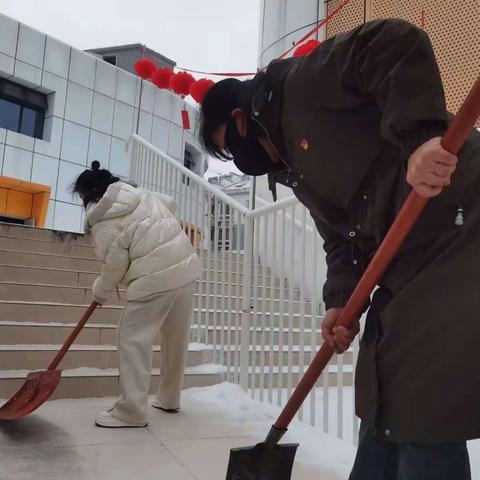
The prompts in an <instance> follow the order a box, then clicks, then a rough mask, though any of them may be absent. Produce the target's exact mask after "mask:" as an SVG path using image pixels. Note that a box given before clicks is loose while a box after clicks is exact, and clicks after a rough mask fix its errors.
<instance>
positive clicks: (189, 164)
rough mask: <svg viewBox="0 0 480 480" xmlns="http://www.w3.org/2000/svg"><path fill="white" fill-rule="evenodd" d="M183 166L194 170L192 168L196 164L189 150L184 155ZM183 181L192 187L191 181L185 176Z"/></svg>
mask: <svg viewBox="0 0 480 480" xmlns="http://www.w3.org/2000/svg"><path fill="white" fill-rule="evenodd" d="M183 166H184V167H185V168H188V169H189V170H192V167H193V166H195V164H194V163H193V159H192V154H191V153H190V152H189V151H188V150H185V152H184V155H183ZM182 181H183V183H186V184H187V185H190V179H189V178H188V177H186V176H185V175H183V180H182Z"/></svg>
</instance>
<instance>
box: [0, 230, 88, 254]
mask: <svg viewBox="0 0 480 480" xmlns="http://www.w3.org/2000/svg"><path fill="white" fill-rule="evenodd" d="M0 249H1V250H13V251H20V252H32V253H48V254H53V255H62V256H66V257H84V258H92V259H95V260H96V259H97V257H96V255H95V251H94V249H93V247H91V246H88V245H81V244H77V243H71V242H55V241H51V240H39V239H33V238H22V237H11V236H3V235H1V234H0Z"/></svg>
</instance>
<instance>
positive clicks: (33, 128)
mask: <svg viewBox="0 0 480 480" xmlns="http://www.w3.org/2000/svg"><path fill="white" fill-rule="evenodd" d="M46 109H47V96H46V95H45V94H43V93H40V92H37V91H35V90H31V89H30V88H26V87H24V86H22V85H18V84H16V83H13V82H10V81H8V80H1V79H0V127H1V128H6V129H7V130H11V131H13V132H17V133H23V134H24V135H28V136H30V137H35V138H42V137H43V123H44V119H45V110H46Z"/></svg>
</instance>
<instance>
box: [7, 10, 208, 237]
mask: <svg viewBox="0 0 480 480" xmlns="http://www.w3.org/2000/svg"><path fill="white" fill-rule="evenodd" d="M140 87H141V80H140V79H139V78H138V77H136V76H134V75H132V74H131V73H129V72H127V71H125V70H124V69H121V68H118V67H115V66H113V65H111V64H110V63H108V62H106V61H104V60H103V58H102V59H101V58H97V57H95V56H93V55H90V54H88V53H86V52H83V51H81V50H78V49H76V48H74V47H71V46H69V45H67V44H65V43H63V42H61V41H59V40H56V39H54V38H52V37H50V36H48V35H47V34H45V33H43V32H40V31H37V30H35V29H33V28H31V27H29V26H27V25H24V24H22V23H20V22H18V21H16V20H15V19H12V18H10V17H7V16H4V15H1V14H0V217H3V216H7V217H12V216H13V217H15V218H20V219H22V218H31V217H35V216H36V213H35V212H36V211H37V210H38V208H37V207H36V206H35V198H39V197H38V195H40V194H41V193H42V192H43V198H45V195H47V194H46V193H45V192H46V190H45V188H46V187H47V188H48V189H49V190H50V193H49V195H47V198H48V202H47V208H46V209H45V212H44V213H45V223H44V225H42V222H37V225H40V226H45V227H47V228H53V229H58V230H65V231H72V232H80V231H82V223H83V208H82V206H81V204H80V201H79V199H78V198H76V197H75V196H74V195H73V194H72V192H71V186H72V183H73V181H74V180H75V178H76V177H77V176H78V175H79V174H80V173H81V172H82V171H83V170H84V169H85V168H86V167H87V166H89V165H90V164H91V162H92V161H93V160H98V161H99V162H100V163H101V165H102V167H104V168H108V169H110V170H111V171H112V172H113V173H115V174H117V175H119V176H120V177H127V176H128V174H129V156H128V152H127V145H128V139H129V138H130V136H131V135H132V134H133V133H138V134H139V135H140V136H141V137H143V138H144V139H146V140H147V141H149V142H151V143H152V144H153V145H155V146H156V147H157V148H159V149H160V150H162V151H163V152H165V153H167V154H168V155H170V156H171V157H173V158H175V159H177V160H178V161H179V162H181V163H182V164H188V165H189V166H190V168H191V169H192V170H193V171H195V172H196V173H198V174H200V175H202V176H203V173H204V172H205V170H206V158H205V156H204V155H203V154H202V153H201V150H200V147H199V145H198V142H197V141H196V139H195V137H194V133H193V132H194V131H195V120H196V109H195V108H194V107H193V106H191V105H190V104H185V101H183V100H181V99H180V98H179V97H177V96H176V95H174V94H172V93H171V92H169V91H166V90H159V89H157V88H156V87H154V85H152V84H151V83H149V82H144V85H143V88H140ZM184 107H186V108H187V109H188V110H189V112H190V121H191V129H190V130H184V129H183V128H182V120H181V110H182V109H183V108H184ZM41 189H43V190H41ZM40 190H41V191H40ZM40 216H41V215H40ZM39 218H40V217H39Z"/></svg>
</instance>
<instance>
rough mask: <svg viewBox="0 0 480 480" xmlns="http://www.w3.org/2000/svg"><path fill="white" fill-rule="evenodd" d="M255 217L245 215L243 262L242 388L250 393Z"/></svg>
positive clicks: (248, 213)
mask: <svg viewBox="0 0 480 480" xmlns="http://www.w3.org/2000/svg"><path fill="white" fill-rule="evenodd" d="M254 222H255V217H254V216H253V215H251V214H250V212H247V214H246V215H245V259H244V261H243V289H242V334H241V337H240V386H241V387H242V389H243V390H245V391H248V369H249V363H250V362H249V357H250V325H251V302H250V299H251V295H252V270H253V234H254V228H253V227H254Z"/></svg>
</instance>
